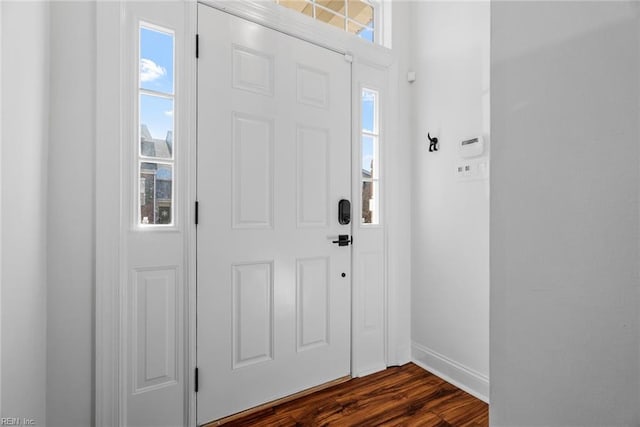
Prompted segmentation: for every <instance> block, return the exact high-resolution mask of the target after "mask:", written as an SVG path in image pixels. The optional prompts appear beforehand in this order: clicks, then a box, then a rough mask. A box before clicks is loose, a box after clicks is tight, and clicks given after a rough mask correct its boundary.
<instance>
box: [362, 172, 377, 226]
mask: <svg viewBox="0 0 640 427" xmlns="http://www.w3.org/2000/svg"><path fill="white" fill-rule="evenodd" d="M378 187H379V185H378V181H364V182H363V183H362V223H363V224H378V222H379V209H378V206H379V198H378V192H379V188H378Z"/></svg>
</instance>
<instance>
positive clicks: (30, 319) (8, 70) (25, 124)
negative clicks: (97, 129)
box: [0, 2, 49, 425]
mask: <svg viewBox="0 0 640 427" xmlns="http://www.w3.org/2000/svg"><path fill="white" fill-rule="evenodd" d="M1 27H2V48H1V52H2V73H1V75H2V90H1V91H2V99H1V102H2V138H1V140H2V168H1V170H2V177H1V183H2V192H1V194H2V215H1V218H2V224H1V230H0V235H1V239H2V261H1V263H2V278H1V279H2V282H1V285H2V301H1V304H2V311H1V312H2V334H1V336H2V351H3V352H2V379H1V388H2V404H1V407H2V414H1V416H2V417H27V418H32V419H34V420H35V422H36V423H37V425H44V423H45V412H46V409H45V388H46V387H45V365H46V346H45V343H46V314H47V310H46V267H47V265H46V220H47V198H46V176H47V139H48V137H47V134H48V41H47V39H48V35H49V7H48V5H47V4H46V3H44V2H3V4H2V25H1Z"/></svg>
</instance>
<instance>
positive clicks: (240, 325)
mask: <svg viewBox="0 0 640 427" xmlns="http://www.w3.org/2000/svg"><path fill="white" fill-rule="evenodd" d="M232 282H233V283H232V286H233V331H232V336H233V350H232V351H233V368H234V369H237V368H242V367H244V366H249V365H254V364H256V363H260V362H264V361H266V360H270V359H272V358H273V353H272V349H273V263H272V262H260V263H252V264H236V265H234V266H233V267H232Z"/></svg>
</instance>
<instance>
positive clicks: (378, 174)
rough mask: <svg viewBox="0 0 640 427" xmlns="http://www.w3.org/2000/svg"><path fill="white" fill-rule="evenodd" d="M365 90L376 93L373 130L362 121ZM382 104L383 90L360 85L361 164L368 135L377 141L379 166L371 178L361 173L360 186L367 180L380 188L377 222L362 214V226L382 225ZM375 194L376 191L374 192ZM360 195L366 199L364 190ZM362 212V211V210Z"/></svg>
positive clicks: (375, 152)
mask: <svg viewBox="0 0 640 427" xmlns="http://www.w3.org/2000/svg"><path fill="white" fill-rule="evenodd" d="M365 91H368V92H373V93H374V94H375V104H374V106H375V109H374V113H373V114H374V117H373V129H372V130H371V131H367V130H365V129H364V125H363V123H362V100H363V93H364V92H365ZM381 104H382V102H381V92H380V90H379V89H377V88H374V87H373V86H369V85H362V86H360V110H359V111H360V118H359V123H360V127H359V131H360V153H359V156H360V165H362V160H363V159H362V148H363V140H364V137H365V136H368V137H372V138H373V139H374V141H375V145H374V148H373V155H374V158H375V164H376V166H377V170H375V169H374V172H375V174H374V175H373V176H372V177H371V178H363V177H362V173H360V174H359V176H360V186H359V188H360V189H362V185H363V184H364V183H365V182H371V183H372V184H374V188H377V189H378V190H377V191H378V200H377V202H376V204H377V211H376V212H375V214H376V221H375V222H364V221H363V220H362V215H359V218H360V219H359V221H360V224H359V225H360V226H361V227H376V226H382V225H383V223H382V212H383V209H382V206H383V194H382V188H381V187H382V186H381V185H380V184H381V182H382V156H381V155H382V153H383V152H384V151H383V149H382V135H381V130H380V128H381V126H380V105H381ZM374 194H375V193H374ZM359 196H360V199H361V200H360V203H362V202H364V200H362V192H360V194H359ZM360 213H361V212H360Z"/></svg>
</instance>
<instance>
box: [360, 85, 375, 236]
mask: <svg viewBox="0 0 640 427" xmlns="http://www.w3.org/2000/svg"><path fill="white" fill-rule="evenodd" d="M360 106H361V111H362V118H361V126H362V129H361V135H360V147H361V148H360V153H361V160H362V175H361V177H362V178H361V179H362V215H361V216H362V220H361V222H362V224H379V223H380V130H379V125H378V121H379V120H378V119H379V117H378V115H379V111H378V110H379V108H378V106H379V94H378V92H376V91H375V90H371V89H362V98H361V105H360Z"/></svg>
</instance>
